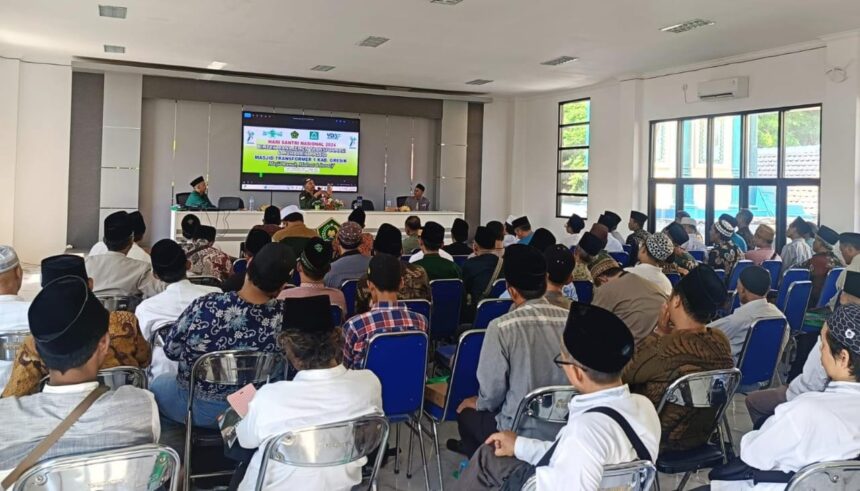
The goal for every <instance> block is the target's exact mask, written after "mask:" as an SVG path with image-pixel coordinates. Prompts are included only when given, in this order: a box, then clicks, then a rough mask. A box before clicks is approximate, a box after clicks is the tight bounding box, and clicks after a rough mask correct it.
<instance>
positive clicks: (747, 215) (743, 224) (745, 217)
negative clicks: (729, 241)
mask: <svg viewBox="0 0 860 491" xmlns="http://www.w3.org/2000/svg"><path fill="white" fill-rule="evenodd" d="M753 218H754V215H753V212H752V211H750V209H749V208H741V210H740V211H738V213H737V214H736V215H735V222H737V224H738V232H737V233H738V235H739V236H740V238H742V239H743V240H744V244H746V246H747V250H745V251H744V252H747V251H748V250H752V247H753V233H752V230H750V224H751V223H752V221H753Z"/></svg>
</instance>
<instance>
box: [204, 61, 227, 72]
mask: <svg viewBox="0 0 860 491" xmlns="http://www.w3.org/2000/svg"><path fill="white" fill-rule="evenodd" d="M225 66H227V64H226V63H224V62H223V61H213V62H212V63H210V64H209V65H207V66H206V68H208V69H209V70H220V69H222V68H224V67H225Z"/></svg>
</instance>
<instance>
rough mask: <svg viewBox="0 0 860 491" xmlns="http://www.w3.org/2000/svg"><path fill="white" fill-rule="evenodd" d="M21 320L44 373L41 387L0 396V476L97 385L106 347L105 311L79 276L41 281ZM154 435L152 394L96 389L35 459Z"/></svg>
mask: <svg viewBox="0 0 860 491" xmlns="http://www.w3.org/2000/svg"><path fill="white" fill-rule="evenodd" d="M29 321H30V330H31V332H32V333H33V338H35V340H36V347H37V350H38V352H39V353H40V354H41V356H42V358H43V359H44V363H45V365H46V366H47V368H48V371H49V376H50V378H49V379H48V383H47V385H45V388H44V389H43V390H42V392H41V393H38V394H34V395H31V396H26V397H7V398H3V399H0V414H2V415H3V425H0V439H2V441H3V445H0V469H2V470H0V475H5V474H8V472H7V471H9V470H11V469H14V468H15V467H16V466H17V465H18V464H19V463H20V462H21V461H22V460H23V459H24V457H25V456H27V455H28V454H29V453H30V452H31V451H32V450H33V449H34V448H35V447H36V445H37V444H38V443H40V442H42V441H43V440H44V439H45V437H47V436H48V434H49V433H51V432H52V431H53V430H54V429H55V428H56V427H57V426H59V425H60V423H61V422H62V421H63V420H64V419H65V418H66V417H67V416H68V415H69V413H71V412H72V411H73V410H74V409H75V408H76V407H77V406H78V405H79V404H80V403H81V402H82V401H83V400H84V399H86V398H87V397H89V396H90V394H92V393H93V391H95V390H99V389H98V387H99V383H98V381H97V380H96V375H97V374H98V371H99V368H100V367H102V366H104V364H105V359H106V358H107V357H108V352H109V351H110V334H109V333H108V325H109V324H110V320H109V315H108V312H107V311H106V310H105V309H104V307H102V305H101V303H99V301H98V299H96V297H95V296H94V295H93V293H92V292H91V291H90V289H89V287H88V286H87V282H86V281H85V280H83V279H82V278H80V277H76V276H65V277H62V278H59V279H56V280H54V281H52V282H50V283H48V284H47V285H45V287H44V288H43V289H42V291H41V292H39V294H38V295H36V298H35V299H34V300H33V304H32V306H31V307H30V311H29ZM100 392H101V390H100V391H99V392H97V393H96V394H99V393H100ZM160 433H161V426H160V425H159V422H158V409H157V407H156V405H155V401H154V400H153V399H152V394H150V393H149V392H147V391H145V390H141V389H138V388H135V387H131V386H124V387H120V388H118V389H117V390H111V391H106V392H104V393H102V394H101V395H97V396H96V399H94V400H93V402H92V404H91V405H90V406H89V407H88V408H87V409H86V411H85V412H84V414H83V415H82V416H81V417H80V418H78V419H77V421H76V422H75V423H74V424H72V426H71V427H70V428H69V429H68V430H66V431H65V432H64V433H63V434H62V436H60V439H59V440H58V441H57V442H56V443H55V444H53V445H51V447H50V448H49V449H48V450H47V452H45V453H44V454H42V456H41V457H40V460H44V459H50V458H53V457H59V456H64V455H70V454H79V453H85V452H97V451H100V450H108V449H111V448H121V447H129V446H133V445H143V444H147V443H155V442H157V441H158V438H159V436H160Z"/></svg>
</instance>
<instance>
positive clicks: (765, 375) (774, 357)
mask: <svg viewBox="0 0 860 491" xmlns="http://www.w3.org/2000/svg"><path fill="white" fill-rule="evenodd" d="M785 336H786V321H785V319H783V318H779V317H774V318H770V319H759V320H757V321H755V322H753V325H752V327H750V330H749V332H747V339H746V341H745V342H744V348H743V350H741V355H740V358H739V359H738V368H740V369H741V374H742V375H743V377H742V378H741V386H746V385H753V384H763V385H770V381H771V379H773V375H774V372H776V365H777V364H778V363H779V359H780V358H781V357H782V348H783V341H784V340H785Z"/></svg>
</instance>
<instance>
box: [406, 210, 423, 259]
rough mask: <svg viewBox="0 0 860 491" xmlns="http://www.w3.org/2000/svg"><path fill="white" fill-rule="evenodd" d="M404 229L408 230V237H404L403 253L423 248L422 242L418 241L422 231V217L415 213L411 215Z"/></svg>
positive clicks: (410, 252)
mask: <svg viewBox="0 0 860 491" xmlns="http://www.w3.org/2000/svg"><path fill="white" fill-rule="evenodd" d="M403 230H404V232H406V237H404V238H403V253H404V254H412V253H413V252H415V251H416V250H418V249H420V248H421V244H419V243H418V235H419V234H420V233H421V219H420V218H418V217H417V216H415V215H410V216H409V217H407V218H406V223H404V225H403Z"/></svg>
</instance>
